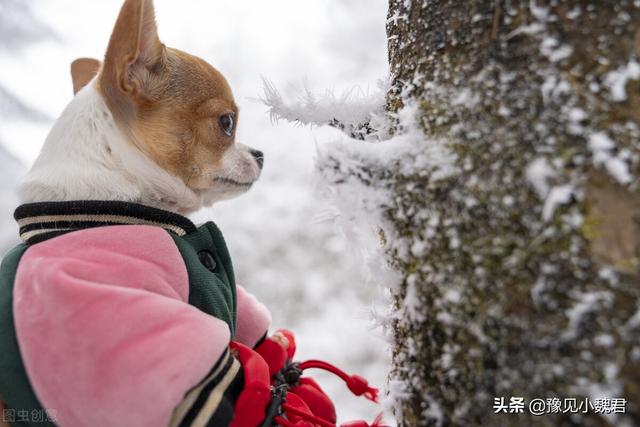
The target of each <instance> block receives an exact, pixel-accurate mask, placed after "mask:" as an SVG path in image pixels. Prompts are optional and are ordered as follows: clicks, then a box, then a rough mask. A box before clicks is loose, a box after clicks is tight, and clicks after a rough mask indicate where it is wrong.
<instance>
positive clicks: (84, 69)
mask: <svg viewBox="0 0 640 427" xmlns="http://www.w3.org/2000/svg"><path fill="white" fill-rule="evenodd" d="M99 69H100V61H98V60H97V59H93V58H78V59H76V60H75V61H73V62H72V63H71V81H72V82H73V94H74V95H75V94H76V93H78V91H79V90H80V89H82V88H83V87H85V86H86V85H87V84H88V83H89V82H90V81H91V79H93V78H94V77H95V76H96V74H98V70H99Z"/></svg>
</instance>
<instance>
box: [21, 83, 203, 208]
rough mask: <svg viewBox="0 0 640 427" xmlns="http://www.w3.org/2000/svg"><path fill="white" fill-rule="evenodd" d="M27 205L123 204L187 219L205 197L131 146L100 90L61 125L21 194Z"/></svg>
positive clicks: (75, 104)
mask: <svg viewBox="0 0 640 427" xmlns="http://www.w3.org/2000/svg"><path fill="white" fill-rule="evenodd" d="M18 195H19V197H20V199H21V202H23V203H33V202H47V201H67V200H117V201H126V202H134V203H140V204H144V205H148V206H153V207H157V208H160V209H166V210H171V211H174V212H178V213H181V214H187V213H190V212H192V211H194V210H196V209H198V208H200V207H201V206H202V197H201V196H199V195H198V194H196V193H194V192H193V191H192V190H191V189H189V188H188V187H187V186H186V185H185V184H184V183H183V182H182V180H180V179H179V178H177V177H175V176H173V175H171V174H170V173H168V172H167V171H165V170H164V169H162V168H160V167H159V166H158V165H157V164H156V163H155V162H153V160H151V159H149V158H148V157H146V156H145V155H144V154H142V153H141V152H140V151H139V150H138V149H137V148H135V146H134V145H133V144H132V143H131V142H129V141H127V140H126V139H125V137H124V136H123V133H122V132H121V131H120V129H118V126H117V125H116V123H115V121H114V118H113V116H112V114H111V112H110V111H109V109H108V107H107V105H106V104H105V102H104V101H103V99H102V97H101V96H100V94H99V93H98V92H97V90H96V88H95V87H94V84H93V83H92V84H88V85H87V86H86V87H85V88H84V89H82V90H81V91H80V92H78V94H77V95H76V96H75V98H74V99H73V100H72V101H71V103H70V104H69V105H68V106H67V108H66V109H65V110H64V112H63V113H62V115H61V116H60V118H59V119H58V120H57V121H56V123H55V124H54V126H53V128H52V129H51V132H50V133H49V135H48V136H47V139H46V140H45V143H44V146H43V148H42V151H41V153H40V155H39V156H38V158H37V159H36V161H35V163H34V165H33V167H32V168H31V170H30V171H29V172H28V174H27V175H26V177H25V178H24V180H23V182H22V183H21V185H20V187H19V189H18Z"/></svg>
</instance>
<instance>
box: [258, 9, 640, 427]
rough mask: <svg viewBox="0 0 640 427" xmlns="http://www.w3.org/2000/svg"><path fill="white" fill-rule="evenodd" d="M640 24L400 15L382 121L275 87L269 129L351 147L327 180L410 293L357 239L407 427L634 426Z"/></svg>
mask: <svg viewBox="0 0 640 427" xmlns="http://www.w3.org/2000/svg"><path fill="white" fill-rule="evenodd" d="M639 24H640V1H638V0H636V1H631V0H619V1H615V2H613V1H584V0H564V1H562V0H530V1H524V0H520V1H516V0H513V1H493V0H492V1H489V0H467V1H458V0H390V4H389V14H388V20H387V32H388V36H389V62H390V71H391V89H390V90H389V92H388V95H387V98H386V107H387V112H386V118H387V119H386V121H385V119H384V118H383V116H384V115H385V113H384V112H381V109H382V108H381V107H380V105H379V104H377V101H376V99H377V96H375V95H371V96H368V95H366V94H365V95H364V96H362V97H360V99H355V100H354V99H349V96H348V95H349V94H347V95H345V96H343V97H342V98H336V97H335V96H332V95H331V94H329V96H326V97H324V98H318V97H316V96H314V95H312V94H310V93H309V92H307V93H306V94H305V95H304V96H303V97H302V101H300V100H297V101H290V102H287V101H286V100H284V99H283V98H282V97H281V96H280V94H279V93H278V92H277V91H276V90H275V89H274V88H273V87H272V86H270V85H267V86H266V89H265V99H264V101H265V103H266V104H267V105H269V106H270V107H271V114H272V116H273V117H274V118H276V119H279V118H283V119H286V120H289V121H293V122H299V123H311V124H319V125H322V124H325V125H330V126H334V127H337V128H339V129H342V130H344V131H345V132H346V133H347V134H348V135H349V136H350V138H349V139H347V140H346V141H345V140H342V141H339V142H338V143H336V144H332V145H329V146H322V147H320V148H319V152H318V162H317V163H318V168H319V170H320V172H321V175H322V177H323V179H324V181H325V182H327V183H328V184H329V187H328V191H327V193H328V194H329V195H330V197H331V199H332V201H333V202H334V206H335V207H336V208H337V212H336V215H335V216H336V218H337V220H338V221H339V222H341V223H342V224H343V225H345V229H346V231H347V232H348V233H350V234H349V237H350V240H352V241H358V239H357V238H352V237H357V236H360V235H368V236H369V238H370V237H371V236H372V235H374V234H375V235H376V236H377V237H378V238H379V241H380V242H381V243H382V246H383V252H382V253H383V254H384V255H383V256H384V257H385V258H386V263H388V264H390V265H391V266H392V267H393V268H394V269H395V270H396V272H397V274H398V275H399V276H400V277H399V278H397V276H390V275H387V274H386V272H385V271H384V269H382V270H381V269H379V267H380V266H382V265H384V264H385V260H381V259H380V258H376V256H375V254H376V251H375V250H376V248H375V246H377V243H375V242H374V241H372V240H371V239H369V240H367V239H366V238H364V239H360V240H359V242H360V243H361V244H363V245H364V246H365V247H366V249H368V250H369V251H368V254H369V255H371V254H373V257H371V256H370V257H369V263H368V264H369V265H370V266H372V267H373V270H372V272H373V275H374V277H377V279H378V281H380V282H384V283H385V285H386V286H388V287H389V288H390V290H391V297H392V305H393V309H392V313H391V314H390V315H389V316H386V317H384V316H383V319H382V320H383V323H384V324H385V325H386V326H387V331H388V332H390V333H391V343H392V347H393V366H392V370H391V374H390V381H389V387H388V390H389V398H390V401H391V403H392V405H393V409H394V412H395V415H396V418H397V420H398V423H399V425H401V426H423V425H424V426H445V425H446V426H449V425H451V426H511V425H513V426H538V425H539V426H552V425H553V426H555V425H567V426H568V425H580V426H610V425H621V426H627V425H628V426H631V425H640V180H639V179H638V178H639V177H640V127H639V125H640V25H639ZM363 140H364V142H363ZM374 229H375V233H374V232H372V230H374ZM367 245H368V246H367ZM511 398H514V399H513V400H512V399H511ZM585 398H588V399H590V403H591V405H593V406H590V407H589V408H588V411H586V413H584V410H585V406H584V405H585V403H584V402H585V400H584V399H585ZM533 399H542V402H543V405H544V408H542V411H543V412H549V413H550V414H549V415H544V416H534V415H532V414H531V412H530V408H529V404H530V402H531V401H532V400H533ZM570 399H574V400H573V401H571V400H570ZM520 402H522V403H523V405H522V406H520V405H519V403H520ZM535 402H536V403H539V402H540V401H539V400H537V401H535ZM573 402H575V404H576V405H577V406H576V408H572V407H571V405H572V403H573ZM501 403H503V404H504V405H506V411H507V412H510V411H514V412H515V413H504V412H503V411H502V409H503V407H502V406H501V405H500V404H501ZM580 405H582V406H580ZM578 408H579V409H580V410H579V411H576V410H575V409H578ZM534 409H536V408H534ZM538 409H540V408H538ZM520 411H521V413H519V412H520ZM622 412H624V413H622Z"/></svg>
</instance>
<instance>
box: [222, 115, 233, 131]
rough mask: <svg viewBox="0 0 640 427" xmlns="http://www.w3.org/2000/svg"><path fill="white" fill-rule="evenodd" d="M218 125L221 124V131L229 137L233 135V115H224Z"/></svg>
mask: <svg viewBox="0 0 640 427" xmlns="http://www.w3.org/2000/svg"><path fill="white" fill-rule="evenodd" d="M218 123H220V129H222V132H224V133H225V134H226V135H227V136H231V135H233V114H223V115H222V116H220V118H219V119H218Z"/></svg>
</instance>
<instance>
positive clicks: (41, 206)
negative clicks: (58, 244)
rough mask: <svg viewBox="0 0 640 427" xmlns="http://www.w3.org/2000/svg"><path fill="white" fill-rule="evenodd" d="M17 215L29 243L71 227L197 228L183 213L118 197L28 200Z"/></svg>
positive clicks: (179, 232)
mask: <svg viewBox="0 0 640 427" xmlns="http://www.w3.org/2000/svg"><path fill="white" fill-rule="evenodd" d="M13 216H14V218H15V219H16V221H17V222H18V225H19V226H20V238H21V239H22V241H23V242H24V243H26V244H33V243H38V242H41V241H43V240H46V239H49V238H51V237H55V236H58V235H60V234H64V233H66V232H69V231H74V230H80V229H84V228H93V227H102V226H106V225H152V226H156V227H162V228H164V229H165V230H168V231H170V232H172V233H175V234H177V235H178V236H184V235H185V234H188V233H191V232H193V231H196V226H195V225H194V224H193V223H192V222H191V221H190V220H189V219H188V218H186V217H184V216H182V215H179V214H176V213H173V212H169V211H165V210H162V209H157V208H152V207H150V206H144V205H139V204H136V203H129V202H117V201H98V200H78V201H68V202H43V203H28V204H25V205H21V206H19V207H18V208H17V209H16V211H15V213H14V214H13Z"/></svg>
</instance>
